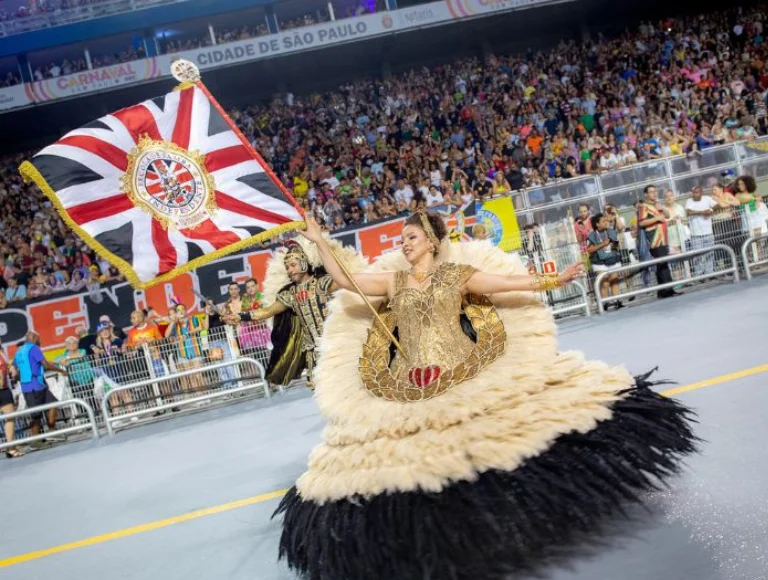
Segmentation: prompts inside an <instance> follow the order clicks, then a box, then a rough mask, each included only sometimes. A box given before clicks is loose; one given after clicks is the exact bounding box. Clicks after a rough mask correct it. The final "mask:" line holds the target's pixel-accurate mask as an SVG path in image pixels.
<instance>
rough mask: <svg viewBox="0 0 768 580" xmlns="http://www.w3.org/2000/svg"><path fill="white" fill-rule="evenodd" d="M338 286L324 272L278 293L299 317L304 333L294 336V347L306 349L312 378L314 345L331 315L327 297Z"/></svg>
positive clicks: (305, 358) (280, 298)
mask: <svg viewBox="0 0 768 580" xmlns="http://www.w3.org/2000/svg"><path fill="white" fill-rule="evenodd" d="M335 290H336V286H335V285H334V283H333V279H332V278H331V277H330V276H328V275H327V274H325V275H322V276H320V277H315V276H311V277H310V278H309V279H308V280H306V281H305V282H301V283H299V284H291V285H290V286H289V287H287V288H285V289H283V290H281V291H280V292H279V293H278V294H277V301H278V302H279V303H280V304H282V305H283V306H285V307H286V308H289V309H290V310H291V311H292V312H293V313H294V315H295V316H296V317H297V318H298V325H299V327H300V328H301V336H300V337H293V340H295V341H296V344H295V345H294V346H293V348H298V349H300V351H301V352H302V353H303V355H304V361H305V365H306V368H307V371H308V373H309V380H310V382H311V380H312V369H313V368H314V367H315V347H316V346H317V343H318V341H319V340H320V337H321V336H322V334H323V322H325V318H326V317H327V316H328V301H329V300H330V299H331V297H332V296H333V292H334V291H335ZM273 344H274V343H273ZM283 384H284V383H283Z"/></svg>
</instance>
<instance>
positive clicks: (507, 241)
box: [477, 197, 522, 252]
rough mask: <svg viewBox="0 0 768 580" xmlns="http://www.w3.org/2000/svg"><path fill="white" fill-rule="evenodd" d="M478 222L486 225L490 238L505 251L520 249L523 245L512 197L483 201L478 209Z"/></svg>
mask: <svg viewBox="0 0 768 580" xmlns="http://www.w3.org/2000/svg"><path fill="white" fill-rule="evenodd" d="M477 223H479V224H483V225H484V226H485V227H486V230H487V231H488V238H489V239H490V240H492V241H493V243H494V245H496V246H498V247H499V248H501V249H502V250H504V251H505V252H512V251H515V250H519V249H520V247H521V246H522V243H521V241H520V226H519V224H518V223H517V215H516V214H515V205H514V202H513V201H512V198H511V197H502V198H499V199H492V200H490V201H486V202H483V203H482V205H481V206H480V208H479V209H478V210H477Z"/></svg>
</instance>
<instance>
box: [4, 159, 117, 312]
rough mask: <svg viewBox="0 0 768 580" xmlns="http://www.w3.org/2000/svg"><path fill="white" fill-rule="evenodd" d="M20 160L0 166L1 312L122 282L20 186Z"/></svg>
mask: <svg viewBox="0 0 768 580" xmlns="http://www.w3.org/2000/svg"><path fill="white" fill-rule="evenodd" d="M24 158H25V155H23V154H20V155H16V156H11V157H6V158H4V159H2V162H1V163H0V268H2V271H1V274H2V275H0V308H5V307H6V306H13V304H14V303H16V302H22V301H24V300H27V299H33V298H40V297H44V296H49V295H51V294H57V293H59V292H65V291H83V290H87V289H91V290H93V289H95V288H98V287H100V285H101V284H104V283H106V282H111V281H117V280H122V277H121V276H120V274H119V272H117V270H116V269H115V268H113V267H111V266H110V265H109V264H108V263H106V262H105V261H103V260H102V259H100V258H99V257H98V256H97V255H96V254H95V253H94V252H93V251H92V250H91V249H89V248H88V247H87V246H86V245H85V243H84V242H83V241H82V240H80V239H79V238H78V237H77V236H75V235H74V234H73V233H72V232H71V231H69V230H68V229H67V228H66V226H65V225H64V223H63V222H62V221H61V219H60V217H59V216H58V214H57V213H56V210H55V209H54V208H53V206H52V205H51V203H50V202H49V201H47V200H45V199H44V198H43V197H42V195H41V194H40V193H39V192H38V191H37V189H36V188H35V187H34V186H33V185H31V184H25V183H23V181H22V180H21V177H20V176H19V173H18V166H19V164H20V163H21V162H22V161H23V160H24Z"/></svg>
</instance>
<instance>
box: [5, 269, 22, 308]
mask: <svg viewBox="0 0 768 580" xmlns="http://www.w3.org/2000/svg"><path fill="white" fill-rule="evenodd" d="M26 299H27V287H26V286H24V285H23V284H22V285H19V284H18V282H17V279H16V277H15V276H11V277H10V278H8V288H6V289H5V300H6V301H7V302H8V303H13V302H21V301H22V300H26Z"/></svg>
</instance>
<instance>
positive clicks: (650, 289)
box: [594, 244, 739, 315]
mask: <svg viewBox="0 0 768 580" xmlns="http://www.w3.org/2000/svg"><path fill="white" fill-rule="evenodd" d="M717 251H722V252H724V253H725V254H726V255H727V256H728V257H729V258H730V259H731V266H730V267H726V268H723V269H721V270H718V271H716V272H715V271H713V272H709V273H704V274H698V275H690V276H688V275H686V277H684V278H681V279H678V280H673V281H672V282H667V283H665V284H655V285H648V286H645V287H643V288H639V289H637V290H631V291H629V292H622V293H620V294H615V295H613V296H606V297H603V296H602V295H601V294H600V286H601V285H602V282H603V280H605V278H607V277H608V276H613V275H614V274H620V273H621V272H632V271H636V272H640V271H642V270H645V269H646V268H649V267H651V266H656V265H658V264H666V263H669V262H680V261H683V260H688V259H689V258H694V257H696V256H701V255H705V254H710V253H714V252H717ZM727 274H733V282H734V283H737V282H738V281H739V263H738V260H737V258H736V252H734V251H733V248H731V247H730V246H726V245H725V244H714V245H712V246H709V247H707V248H702V249H696V250H690V251H688V252H683V253H680V254H675V255H671V256H665V257H663V258H654V259H652V260H645V261H643V262H638V263H636V264H629V265H626V266H621V267H619V268H616V269H614V270H610V271H607V272H600V273H599V274H598V275H597V277H596V278H595V283H594V291H595V301H596V302H597V313H598V314H601V315H602V314H603V312H605V303H606V302H613V301H615V300H621V299H622V298H631V297H633V296H639V295H641V294H649V293H654V292H659V291H660V290H670V289H672V288H674V287H675V286H679V285H680V284H686V283H690V282H696V281H698V280H707V279H709V278H719V277H720V276H723V275H727Z"/></svg>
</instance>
